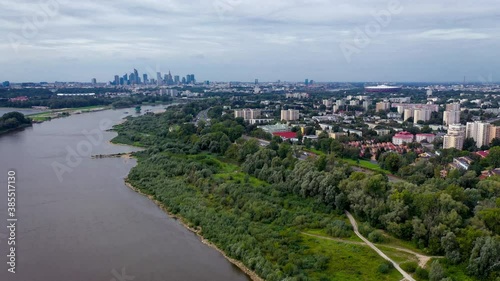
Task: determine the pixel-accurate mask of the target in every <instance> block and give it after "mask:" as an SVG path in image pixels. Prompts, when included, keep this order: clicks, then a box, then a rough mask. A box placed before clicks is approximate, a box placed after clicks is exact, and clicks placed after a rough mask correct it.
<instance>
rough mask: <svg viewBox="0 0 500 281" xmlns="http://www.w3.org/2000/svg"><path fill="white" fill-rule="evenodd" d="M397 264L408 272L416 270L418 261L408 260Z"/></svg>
mask: <svg viewBox="0 0 500 281" xmlns="http://www.w3.org/2000/svg"><path fill="white" fill-rule="evenodd" d="M399 266H401V269H403V270H404V271H406V272H408V273H414V272H415V271H417V268H418V263H417V262H414V261H410V262H404V263H402V264H400V265H399Z"/></svg>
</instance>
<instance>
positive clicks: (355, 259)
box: [303, 235, 403, 281]
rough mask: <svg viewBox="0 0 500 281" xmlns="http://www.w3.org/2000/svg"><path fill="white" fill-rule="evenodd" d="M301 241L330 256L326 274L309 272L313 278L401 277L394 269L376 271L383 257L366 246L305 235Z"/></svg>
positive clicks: (345, 280)
mask: <svg viewBox="0 0 500 281" xmlns="http://www.w3.org/2000/svg"><path fill="white" fill-rule="evenodd" d="M303 243H305V244H306V245H307V246H308V247H309V249H310V250H311V251H313V252H320V253H323V254H326V255H329V256H331V257H332V258H331V260H330V263H329V264H328V269H327V271H326V274H324V273H323V274H316V273H311V276H313V278H314V279H317V280H334V281H336V280H339V281H340V280H342V281H351V280H352V281H371V280H377V281H378V280H381V281H384V280H394V281H399V280H401V279H402V278H403V276H402V275H401V274H400V273H399V272H398V271H397V270H395V269H391V270H390V272H389V273H387V274H382V273H380V272H378V267H379V266H380V265H381V264H382V263H383V262H384V259H382V258H381V257H380V256H379V255H377V253H375V252H374V251H373V250H372V249H370V248H369V247H367V246H363V245H353V244H348V243H342V242H336V241H331V240H326V239H320V238H315V237H310V236H307V235H303ZM322 278H323V279H322Z"/></svg>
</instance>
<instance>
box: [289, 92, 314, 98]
mask: <svg viewBox="0 0 500 281" xmlns="http://www.w3.org/2000/svg"><path fill="white" fill-rule="evenodd" d="M286 98H287V99H308V98H309V94H308V93H289V94H286Z"/></svg>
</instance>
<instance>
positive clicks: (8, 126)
mask: <svg viewBox="0 0 500 281" xmlns="http://www.w3.org/2000/svg"><path fill="white" fill-rule="evenodd" d="M30 124H31V120H30V119H28V118H26V117H24V115H23V114H22V113H19V112H9V113H5V114H4V115H3V116H2V117H0V132H3V131H9V130H12V129H16V128H19V127H23V126H26V125H30Z"/></svg>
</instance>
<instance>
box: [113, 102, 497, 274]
mask: <svg viewBox="0 0 500 281" xmlns="http://www.w3.org/2000/svg"><path fill="white" fill-rule="evenodd" d="M209 106H210V104H201V103H200V104H198V103H193V104H188V105H183V106H179V107H174V108H170V109H169V110H167V112H165V113H164V114H160V115H156V116H142V117H140V118H133V119H130V120H128V121H127V122H126V123H125V124H122V125H120V126H118V127H117V128H116V130H117V131H118V132H119V136H118V137H117V138H116V139H115V140H119V141H121V142H125V143H132V144H140V145H143V146H145V147H148V149H147V150H145V151H143V152H140V153H138V155H140V157H141V159H142V160H141V161H140V163H139V165H138V166H137V167H136V168H134V169H133V170H132V172H131V174H130V176H129V178H130V181H131V182H132V183H134V185H137V186H138V187H140V188H141V189H143V190H144V191H145V192H148V193H150V194H153V195H155V196H156V197H157V198H159V199H160V201H162V202H164V203H165V205H166V206H169V207H170V208H171V211H173V212H176V213H179V214H181V216H182V217H185V218H186V219H187V220H188V221H190V222H192V223H193V224H195V225H197V226H200V227H202V229H203V234H204V235H205V236H206V237H207V238H208V239H210V240H211V241H214V243H216V244H217V245H219V246H220V247H221V248H222V249H223V250H224V251H226V252H228V253H230V255H231V256H232V257H235V258H237V259H239V260H241V261H243V262H244V263H245V264H246V265H248V266H249V267H250V268H252V269H255V270H256V271H257V272H258V273H259V274H260V275H261V276H266V277H268V279H269V280H278V279H280V276H281V277H284V276H293V277H294V278H303V279H305V278H308V277H310V276H311V274H312V275H314V276H315V277H317V279H320V278H324V277H325V276H324V275H323V273H324V272H325V270H327V269H325V268H326V267H327V264H329V262H328V260H329V257H330V258H331V256H329V255H326V256H325V255H318V253H317V252H309V251H308V250H307V249H306V247H304V245H303V244H302V243H301V241H302V238H303V237H301V236H300V234H299V233H298V231H300V230H303V229H322V230H323V231H324V232H323V233H326V234H328V235H330V236H334V237H349V236H350V235H351V234H352V232H351V228H350V227H349V226H348V225H347V224H346V223H345V222H344V221H342V220H334V219H332V218H331V216H332V215H333V214H335V213H337V214H341V213H343V212H344V210H349V211H351V212H352V213H353V214H355V215H356V216H357V217H358V218H359V219H361V220H363V221H364V222H362V223H360V225H359V231H360V232H361V233H362V234H363V235H365V236H367V237H368V238H369V239H370V240H372V241H375V242H379V243H380V242H382V241H383V240H384V239H385V234H383V233H382V232H381V231H380V230H375V229H384V230H386V231H387V232H388V233H389V234H392V235H394V236H396V237H398V238H400V239H403V240H406V241H411V242H408V243H414V245H415V246H416V247H418V248H421V249H425V251H427V252H429V253H431V254H435V255H445V256H446V258H447V259H446V262H447V264H446V265H447V266H448V267H453V266H454V267H455V268H458V269H460V268H461V267H460V266H463V267H465V266H464V264H467V266H468V272H469V273H470V274H471V275H473V276H476V277H479V278H483V279H484V278H491V277H492V276H493V277H497V273H496V272H497V271H498V268H497V267H496V266H497V264H498V259H496V257H497V256H499V255H498V253H499V252H500V250H497V247H498V238H495V235H498V231H499V225H500V223H499V217H500V216H499V209H500V200H499V199H498V198H499V197H500V179H499V178H496V177H492V178H489V179H487V180H484V181H481V182H478V180H477V177H476V175H475V174H474V172H467V173H462V172H459V171H457V172H456V173H455V174H453V173H450V176H449V177H448V178H446V179H442V178H439V177H434V175H435V174H436V170H437V171H439V169H438V168H439V165H441V162H443V163H446V161H447V160H448V158H451V159H452V158H453V157H456V156H458V155H461V154H462V152H459V151H454V150H446V151H444V152H443V154H442V155H441V156H439V157H438V158H437V159H434V160H432V161H435V162H432V161H418V162H416V163H415V164H414V165H411V166H405V167H403V168H401V167H402V166H404V165H403V164H406V163H411V162H412V161H413V159H414V157H415V155H413V154H411V153H407V154H406V155H405V156H400V155H398V154H395V153H385V154H383V155H382V156H381V157H380V163H381V166H382V167H383V168H386V169H390V170H391V171H392V172H394V171H398V173H399V175H401V176H403V177H404V178H406V179H408V180H409V181H410V182H405V181H398V182H389V179H388V177H387V176H386V175H384V174H367V173H361V172H352V169H351V167H350V166H349V165H348V164H346V163H345V162H344V161H340V160H339V158H338V154H343V153H345V149H344V147H343V145H342V144H341V143H339V142H338V141H333V140H330V139H328V137H327V136H324V135H323V136H320V137H319V141H318V143H317V144H316V146H317V147H316V149H319V150H321V151H326V152H332V151H335V153H333V154H329V155H324V154H323V155H322V156H321V157H319V158H318V159H308V160H305V161H299V160H298V159H296V158H295V157H294V151H293V150H292V146H291V144H290V143H288V142H283V141H282V140H281V139H279V138H273V139H272V141H271V144H270V145H269V146H268V147H265V148H263V147H260V145H259V143H258V142H257V141H255V140H246V139H245V138H241V136H242V134H243V133H244V132H247V133H251V132H256V131H255V127H252V126H251V125H249V124H246V123H242V122H241V120H234V119H232V117H231V116H228V115H224V116H223V117H221V118H216V119H214V120H212V122H211V124H202V125H203V126H199V127H196V126H195V125H194V124H193V123H191V122H188V121H190V120H192V119H193V117H192V116H195V115H196V114H197V113H198V112H199V111H200V110H204V109H207V108H208V107H209ZM257 134H260V132H259V133H257ZM199 153H202V154H201V155H199ZM208 153H210V154H209V155H210V156H207V155H208ZM337 153H338V154H337ZM320 154H321V152H320ZM194 155H196V156H194ZM222 156H225V159H223V160H224V161H220V160H219V159H217V157H222ZM229 163H230V164H229ZM241 241H244V242H241ZM286 241H288V242H286ZM290 241H292V242H290ZM485 245H486V246H485ZM309 246H311V245H309ZM325 257H326V258H325ZM490 261H492V262H490ZM408 266H409V267H412V266H413V265H408ZM313 267H314V268H315V270H316V271H314V270H312V268H313ZM434 267H435V268H434V270H432V278H437V277H435V276H440V275H443V276H444V275H446V272H445V271H446V270H445V269H444V268H442V266H441V269H442V272H443V274H440V272H441V270H440V265H438V264H436V265H435V266H434ZM376 268H377V265H375V266H374V271H373V272H374V273H375V272H376ZM316 272H320V273H319V274H316ZM415 272H416V275H417V276H420V275H421V276H423V277H419V278H420V279H422V278H423V279H425V278H427V277H426V276H425V275H426V273H427V272H426V271H425V270H423V269H419V268H417V269H415ZM315 274H316V275H315ZM390 274H391V273H389V275H390ZM449 276H450V277H453V276H459V275H449Z"/></svg>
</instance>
